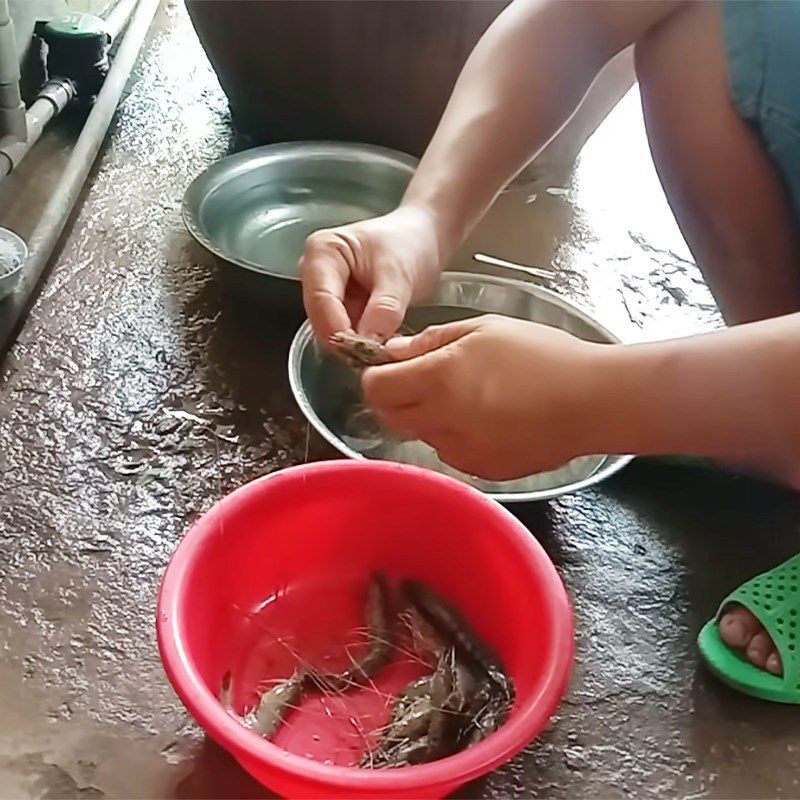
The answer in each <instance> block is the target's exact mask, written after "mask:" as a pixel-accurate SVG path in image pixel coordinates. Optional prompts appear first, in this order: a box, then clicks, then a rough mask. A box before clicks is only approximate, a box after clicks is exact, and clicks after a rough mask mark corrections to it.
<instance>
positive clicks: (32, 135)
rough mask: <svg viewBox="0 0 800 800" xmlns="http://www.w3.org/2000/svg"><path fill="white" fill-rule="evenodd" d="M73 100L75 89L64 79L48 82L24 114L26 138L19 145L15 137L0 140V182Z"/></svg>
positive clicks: (70, 82)
mask: <svg viewBox="0 0 800 800" xmlns="http://www.w3.org/2000/svg"><path fill="white" fill-rule="evenodd" d="M73 97H75V87H74V86H73V84H72V81H70V80H67V79H66V78H56V79H54V80H52V81H48V82H47V83H46V84H45V85H44V86H43V87H42V88H41V89H40V90H39V94H38V95H37V97H36V101H35V102H34V103H33V105H31V107H30V108H29V109H28V110H27V112H26V113H25V121H26V126H27V131H28V135H27V138H25V139H24V140H22V141H20V140H18V139H15V138H14V137H11V136H9V137H6V138H5V139H2V140H0V180H2V178H3V177H4V176H5V175H8V174H9V173H10V172H11V171H12V170H14V169H16V167H17V166H18V165H19V162H20V161H22V159H23V157H24V156H25V154H26V153H27V152H28V150H30V149H31V147H33V146H34V145H35V144H36V142H37V141H39V137H40V136H41V135H42V131H43V130H44V126H45V125H47V123H48V122H50V120H51V119H53V117H55V116H57V115H58V114H60V113H61V112H62V111H63V110H64V109H65V108H66V107H67V105H69V103H70V102H71V100H72V98H73Z"/></svg>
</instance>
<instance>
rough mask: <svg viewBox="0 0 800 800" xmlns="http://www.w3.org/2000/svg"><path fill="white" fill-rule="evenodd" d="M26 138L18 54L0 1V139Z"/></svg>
mask: <svg viewBox="0 0 800 800" xmlns="http://www.w3.org/2000/svg"><path fill="white" fill-rule="evenodd" d="M4 136H11V137H13V138H14V139H17V140H20V141H24V139H25V137H26V136H27V126H26V122H25V104H24V103H23V102H22V98H21V97H20V94H19V55H18V54H17V40H16V37H15V36H14V21H13V20H12V19H11V13H10V12H9V10H8V0H0V139H1V138H3V137H4Z"/></svg>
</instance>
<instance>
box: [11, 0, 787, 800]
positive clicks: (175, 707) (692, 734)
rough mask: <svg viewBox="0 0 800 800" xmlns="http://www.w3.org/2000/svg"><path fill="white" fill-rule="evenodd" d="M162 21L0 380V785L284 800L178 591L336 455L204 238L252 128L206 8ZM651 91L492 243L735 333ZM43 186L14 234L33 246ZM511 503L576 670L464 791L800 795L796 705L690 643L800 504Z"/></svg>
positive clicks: (690, 496)
mask: <svg viewBox="0 0 800 800" xmlns="http://www.w3.org/2000/svg"><path fill="white" fill-rule="evenodd" d="M160 26H161V27H160V31H159V32H158V33H157V35H156V36H155V38H154V40H153V42H152V47H151V49H150V51H149V53H148V54H147V56H146V59H145V61H144V63H143V65H142V66H141V67H140V69H139V70H138V73H137V74H138V77H139V80H138V82H137V83H135V84H133V85H132V87H131V91H130V94H129V95H128V96H127V98H126V99H125V101H124V103H123V105H122V108H121V113H120V115H119V119H118V122H117V124H116V126H115V128H114V131H113V134H112V136H111V140H110V145H109V148H108V149H107V151H106V152H105V155H104V156H103V158H102V160H101V162H100V163H99V166H98V168H97V169H96V171H95V175H94V178H93V182H92V184H91V185H90V187H89V188H88V191H87V192H86V193H85V198H84V203H83V206H82V208H81V210H80V212H79V213H78V215H77V217H76V219H75V221H74V224H73V225H72V227H71V230H70V232H69V235H68V238H67V239H66V241H65V245H64V248H63V251H62V253H61V255H60V257H59V258H58V261H57V264H56V265H55V268H54V269H53V270H52V271H51V273H50V275H49V277H48V279H47V281H46V282H45V284H44V286H43V288H42V291H41V294H40V296H39V299H38V301H37V303H36V305H35V307H34V308H33V311H32V313H31V315H30V317H29V319H28V321H27V323H26V325H25V327H24V329H23V331H22V332H21V335H20V337H19V339H18V341H17V343H16V344H15V345H14V346H13V348H12V349H11V351H10V353H9V354H8V355H7V356H6V359H5V362H4V364H3V371H2V377H0V444H1V445H2V446H0V474H1V475H2V492H0V631H2V649H0V718H2V720H3V725H2V726H0V795H2V796H14V797H36V798H98V797H103V796H108V797H117V798H167V797H179V798H228V797H264V796H266V792H265V791H264V790H263V789H261V788H260V787H258V786H256V785H254V784H253V783H252V781H250V780H249V779H248V778H247V777H246V776H245V775H244V773H243V772H242V771H241V770H240V769H239V768H238V767H237V766H236V765H235V764H234V763H233V762H232V761H231V759H230V758H229V757H227V756H226V755H225V754H224V753H222V752H220V751H219V749H218V748H217V747H215V746H214V745H213V744H211V743H208V742H205V741H204V740H203V737H202V736H201V734H200V733H199V731H198V730H197V729H196V727H195V725H194V724H193V723H192V722H191V720H189V718H188V717H187V715H186V713H185V711H184V709H183V707H182V706H181V704H180V703H179V702H178V700H177V699H176V698H175V696H174V694H173V693H172V690H171V689H170V687H169V685H168V683H167V680H166V678H165V676H164V675H163V672H162V669H161V665H160V662H159V658H158V654H157V651H156V645H155V635H154V625H153V613H154V608H155V596H156V591H157V588H158V584H159V579H160V575H161V572H162V570H163V568H164V565H165V564H166V562H167V560H168V558H169V555H170V553H171V552H172V550H173V549H174V547H175V545H176V543H177V541H178V540H179V538H180V536H181V534H182V532H183V531H184V530H185V528H186V526H187V525H188V524H189V523H190V522H191V521H192V519H194V518H195V517H196V516H197V515H198V514H199V513H200V512H202V511H203V510H205V509H207V508H208V507H209V506H210V505H211V503H212V502H213V501H214V500H215V499H216V498H218V497H219V496H220V495H222V494H223V493H225V492H227V491H228V490H230V489H231V488H232V487H234V486H236V485H238V484H240V483H241V482H243V481H245V480H247V479H249V478H252V477H254V476H256V475H260V474H263V473H265V472H268V471H271V470H274V469H277V468H279V467H282V466H285V465H288V464H293V463H297V462H301V461H304V460H305V459H312V458H317V457H321V456H323V457H324V456H330V455H331V451H329V450H327V449H325V448H323V447H322V445H321V444H320V442H319V440H318V439H316V438H315V437H314V436H311V435H310V434H309V432H308V428H307V426H306V424H305V422H304V420H303V419H302V417H301V415H300V412H299V411H298V410H297V409H296V407H295V405H294V403H293V401H292V399H291V395H290V391H289V386H288V381H287V376H286V354H287V351H288V346H289V342H290V340H291V337H292V335H293V334H294V331H295V329H296V325H297V324H298V320H297V319H288V320H287V319H286V318H285V317H282V316H280V315H277V314H275V313H274V311H273V310H271V308H269V307H267V306H265V305H263V304H262V303H261V302H259V301H258V300H257V299H256V298H255V297H251V296H249V295H248V296H244V297H243V296H242V295H241V294H237V293H236V292H235V291H234V290H233V288H232V287H229V284H228V281H227V280H226V276H227V274H228V273H226V272H225V271H222V270H219V269H218V268H217V267H216V266H215V265H214V262H213V260H212V259H211V257H210V256H208V255H207V254H206V253H204V252H203V251H202V250H201V249H200V248H199V247H198V246H196V245H195V244H194V243H193V242H192V240H191V238H190V236H189V234H188V233H187V232H186V231H185V229H184V227H183V225H182V223H181V220H180V200H181V197H182V195H183V191H184V189H185V188H186V185H187V184H188V182H189V180H190V179H191V177H193V176H194V175H196V174H197V173H199V172H200V171H201V170H202V169H204V168H205V167H206V166H207V165H208V164H209V163H211V162H212V161H213V160H214V159H216V158H218V157H220V156H222V155H224V154H225V153H227V152H228V151H229V149H230V146H231V142H232V136H231V133H230V128H229V125H228V118H227V110H226V106H225V102H224V98H223V97H222V95H221V93H220V91H219V88H218V86H217V84H216V82H215V80H214V79H213V74H212V73H211V71H210V68H209V67H208V65H207V64H206V62H205V61H204V59H203V56H202V52H201V50H200V47H199V45H198V44H197V43H196V41H195V38H194V34H193V32H192V30H191V27H190V25H189V23H188V21H187V20H186V18H185V15H184V12H183V10H182V9H179V8H177V7H170V8H168V10H167V12H166V13H165V14H164V15H162V18H161V20H160ZM636 103H637V98H636V96H635V94H634V95H631V96H629V97H628V98H626V100H625V101H624V102H623V105H622V106H621V107H620V108H619V109H617V111H615V112H614V114H613V115H612V117H611V118H610V119H609V120H608V121H607V122H606V123H605V124H604V125H603V126H602V128H601V129H600V131H599V132H598V133H597V134H596V136H595V137H594V138H593V139H592V140H591V141H590V142H589V144H588V145H587V147H586V149H585V151H584V154H583V155H582V157H581V160H580V163H579V165H578V169H577V170H576V173H575V175H574V176H573V177H572V178H569V179H563V180H561V179H559V180H558V181H556V179H555V178H554V179H553V182H547V183H545V184H542V185H537V186H533V187H521V188H519V189H515V190H514V191H512V192H509V193H507V194H506V195H505V196H504V197H503V198H502V200H501V201H500V203H499V204H498V207H497V208H496V209H495V211H494V212H493V214H492V217H491V218H490V220H489V221H488V223H487V225H486V226H484V228H483V229H482V230H481V231H479V232H478V233H477V234H476V236H475V238H474V241H475V242H477V243H478V245H477V246H476V249H483V250H484V251H486V252H490V253H492V254H493V255H497V256H501V257H504V258H509V259H511V260H519V261H524V262H527V263H530V264H536V263H539V264H543V265H548V264H550V263H553V264H555V265H557V266H558V268H559V272H558V276H557V277H556V278H555V279H554V281H552V283H553V284H555V285H556V286H557V287H559V288H561V289H563V290H564V291H565V292H567V293H568V295H569V296H570V297H573V298H575V299H578V300H580V301H582V302H584V303H585V304H586V305H588V306H590V307H591V308H593V309H594V310H595V314H596V316H597V317H598V318H599V319H600V320H601V321H602V322H604V323H605V324H606V325H607V326H608V327H609V328H611V329H612V330H615V331H616V330H619V331H620V333H622V334H623V335H628V336H630V337H631V338H654V337H658V336H664V335H670V334H673V333H685V332H691V331H693V330H698V329H701V328H708V327H711V326H714V325H716V324H718V321H717V317H716V315H715V313H714V311H713V306H712V305H711V301H710V298H709V296H708V293H707V292H706V291H705V289H704V288H703V286H702V284H701V283H700V281H699V276H698V273H697V271H696V270H695V268H694V266H693V265H692V263H691V260H690V258H689V256H688V254H687V253H686V250H685V247H684V246H683V244H682V243H681V240H680V237H678V236H677V234H676V231H675V228H674V224H673V223H672V222H671V220H670V217H669V216H668V213H667V211H666V208H665V206H664V201H663V197H662V195H661V194H660V190H659V189H658V186H657V183H656V181H655V176H654V174H653V171H652V166H651V165H650V162H649V159H648V157H647V151H646V144H645V142H644V139H643V131H642V125H641V119H640V116H639V114H638V112H637V111H636ZM48 154H49V156H51V157H52V158H54V159H55V158H56V156H57V155H58V147H57V146H56V144H55V143H54V144H53V145H52V147H51V148H50V149H49V150H48V149H45V150H43V151H41V152H40V156H41V157H42V158H45V157H47V156H48ZM29 188H30V192H29V194H27V195H25V197H21V196H20V197H17V198H16V200H15V202H14V203H12V206H13V207H12V208H11V210H10V211H8V212H7V214H8V216H6V215H5V214H4V216H3V217H2V218H0V224H2V225H5V226H8V227H14V228H15V229H20V232H23V233H24V231H23V230H21V229H22V228H24V225H25V224H26V222H27V221H28V220H32V219H34V218H35V212H36V209H37V208H38V206H37V205H36V203H37V199H38V198H37V194H36V192H35V191H34V190H33V187H29ZM548 188H549V189H551V190H553V189H555V190H558V189H566V190H567V192H566V194H562V193H560V192H558V191H556V192H555V193H553V192H552V191H551V192H549V193H548V192H547V189H548ZM534 194H535V195H536V198H535V199H533V200H531V198H532V196H533V195H534ZM529 200H530V202H527V201H529ZM23 201H24V202H23ZM2 207H3V208H6V209H8V208H9V206H8V204H7V203H4V204H3V206H2ZM9 217H13V219H14V220H16V223H19V224H14V225H12V224H11V221H10V219H9ZM0 313H1V312H0ZM291 316H292V315H291V314H289V317H291ZM518 513H519V515H520V516H521V517H522V519H523V520H524V521H525V522H526V524H528V526H529V527H530V528H531V530H532V531H534V532H535V533H536V535H537V536H538V537H539V538H540V540H541V541H542V543H543V544H544V546H545V547H546V548H547V550H548V551H549V553H550V554H551V556H552V557H553V559H554V560H555V562H556V564H557V565H558V567H559V569H560V571H561V574H562V575H563V577H564V580H565V581H566V583H567V586H568V588H569V590H570V593H571V595H572V598H573V602H574V604H575V612H576V621H577V626H578V664H577V670H576V674H575V678H574V681H573V685H572V688H571V691H570V693H569V695H568V698H567V701H566V703H565V704H564V705H563V707H562V709H561V711H560V714H559V716H558V718H557V720H555V721H554V724H553V725H552V727H551V728H550V730H549V731H548V732H547V733H546V734H545V735H544V736H543V738H542V739H541V741H539V742H538V743H535V744H533V745H532V746H531V747H530V748H529V749H528V750H527V751H526V752H525V754H523V755H521V756H520V757H519V758H517V759H516V760H515V761H514V763H513V764H511V765H509V766H507V767H505V768H503V769H501V770H499V771H498V772H497V773H495V774H494V775H492V776H491V777H490V778H488V779H487V780H485V781H483V782H481V783H479V784H477V785H473V786H471V787H469V789H467V790H464V791H463V792H461V796H464V797H487V798H500V797H503V798H506V797H518V798H523V797H553V798H570V797H576V796H587V797H589V796H603V797H618V796H620V797H621V796H626V795H627V796H636V797H653V798H661V797H665V796H680V797H719V798H723V797H725V798H731V797H742V798H744V797H777V796H780V797H796V796H798V795H800V785H798V780H799V778H798V771H797V764H798V758H799V757H800V756H799V755H798V747H800V745H798V738H797V730H798V711H797V709H796V708H778V707H773V706H767V705H764V704H761V703H758V702H756V701H752V700H748V699H745V698H742V697H739V696H736V695H734V694H732V693H731V692H730V691H728V690H726V689H724V688H722V687H720V686H718V685H717V684H716V683H715V682H714V681H713V680H712V679H710V678H709V677H707V676H706V674H705V673H704V672H703V670H702V669H701V668H699V666H698V664H697V658H696V653H695V649H694V636H695V634H696V632H697V631H698V630H699V628H700V626H701V625H702V623H703V622H704V621H705V620H706V619H707V617H708V615H710V614H711V613H712V612H713V610H714V608H715V606H716V603H717V602H718V601H719V600H720V598H721V597H722V596H723V594H724V593H725V592H727V591H728V590H730V589H731V588H733V587H734V586H735V585H737V584H738V583H739V582H741V581H742V580H744V579H746V578H748V577H750V576H751V575H752V573H753V572H755V571H756V570H760V569H763V568H767V567H769V566H772V565H773V564H774V563H776V562H777V560H778V559H781V558H783V557H785V556H788V555H789V554H790V553H792V552H794V551H796V550H797V549H798V546H799V545H800V537H799V536H798V526H800V502H799V501H798V497H797V496H796V495H792V494H789V493H785V492H782V491H780V490H777V489H772V488H769V487H765V486H761V485H758V484H755V483H750V482H746V481H744V480H739V479H735V478H729V477H724V476H714V475H712V474H707V473H699V472H698V473H692V472H688V471H679V470H672V469H668V468H666V467H654V466H647V465H639V466H635V467H633V468H631V469H630V470H626V472H625V473H624V474H623V475H621V476H619V477H618V478H616V479H614V480H612V481H610V482H609V483H608V484H605V485H604V487H603V488H602V489H596V490H589V491H586V492H584V493H582V494H579V495H573V496H569V497H566V498H562V499H560V500H558V501H554V502H550V503H546V504H540V505H532V506H528V507H525V508H523V509H521V510H519V511H518Z"/></svg>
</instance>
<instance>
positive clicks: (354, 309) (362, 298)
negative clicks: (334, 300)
mask: <svg viewBox="0 0 800 800" xmlns="http://www.w3.org/2000/svg"><path fill="white" fill-rule="evenodd" d="M368 299H369V295H368V294H367V293H366V292H365V291H364V289H363V288H362V287H361V286H360V285H359V284H357V283H355V281H352V280H351V281H350V282H349V283H348V284H347V291H346V292H345V295H344V307H345V308H346V309H347V316H348V317H349V318H350V325H351V327H352V328H353V329H356V328H357V327H358V322H359V320H360V319H361V317H362V315H363V314H364V308H365V307H366V305H367V300H368Z"/></svg>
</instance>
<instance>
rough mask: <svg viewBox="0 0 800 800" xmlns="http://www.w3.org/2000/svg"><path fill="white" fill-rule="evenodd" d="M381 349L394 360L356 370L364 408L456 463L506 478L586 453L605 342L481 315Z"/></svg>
mask: <svg viewBox="0 0 800 800" xmlns="http://www.w3.org/2000/svg"><path fill="white" fill-rule="evenodd" d="M387 347H388V348H389V350H390V352H391V354H392V355H393V356H394V357H395V358H398V359H401V360H400V361H399V362H397V363H393V364H388V365H385V366H380V367H373V368H371V369H368V370H367V371H366V372H365V373H364V377H363V381H364V392H365V397H366V400H367V403H368V405H369V406H370V407H371V408H372V409H373V410H374V411H375V412H377V414H378V415H379V416H380V417H381V419H382V420H383V421H384V423H385V424H386V425H387V427H389V428H390V429H392V430H394V431H396V432H398V433H400V434H402V435H404V436H406V437H409V438H412V439H422V440H423V441H425V442H427V443H428V444H430V445H431V446H432V447H434V448H435V449H436V451H437V452H438V454H439V457H440V458H441V459H442V461H444V462H445V463H447V464H450V465H451V466H453V467H455V468H456V469H459V470H461V471H462V472H466V473H468V474H470V475H475V476H477V477H481V478H486V479H489V480H510V479H512V478H519V477H523V476H525V475H530V474H532V473H535V472H540V471H544V470H548V469H554V468H556V467H558V466H561V465H562V464H564V463H565V462H566V461H568V460H570V459H571V458H574V457H576V456H578V455H584V454H586V453H587V452H591V451H590V450H586V449H585V447H586V446H588V445H590V444H591V441H590V440H591V436H590V435H588V434H589V428H590V426H589V420H588V419H586V417H587V416H588V414H587V413H586V408H587V400H589V399H590V398H591V396H592V380H593V378H594V376H595V375H596V374H597V372H598V363H599V362H602V356H603V353H604V352H605V351H608V350H610V349H611V348H609V347H608V346H603V345H596V344H590V343H587V342H584V341H582V340H580V339H577V338H575V337H574V336H571V335H570V334H568V333H565V332H564V331H561V330H557V329H555V328H551V327H547V326H545V325H537V324H534V323H530V322H523V321H521V320H516V319H511V318H508V317H498V316H484V317H479V318H477V319H471V320H467V321H464V322H455V323H451V324H448V325H441V326H434V327H431V328H428V329H427V330H425V331H423V332H422V333H420V334H419V335H417V336H414V337H408V338H406V337H400V338H397V339H392V340H390V341H389V342H388V343H387Z"/></svg>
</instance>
